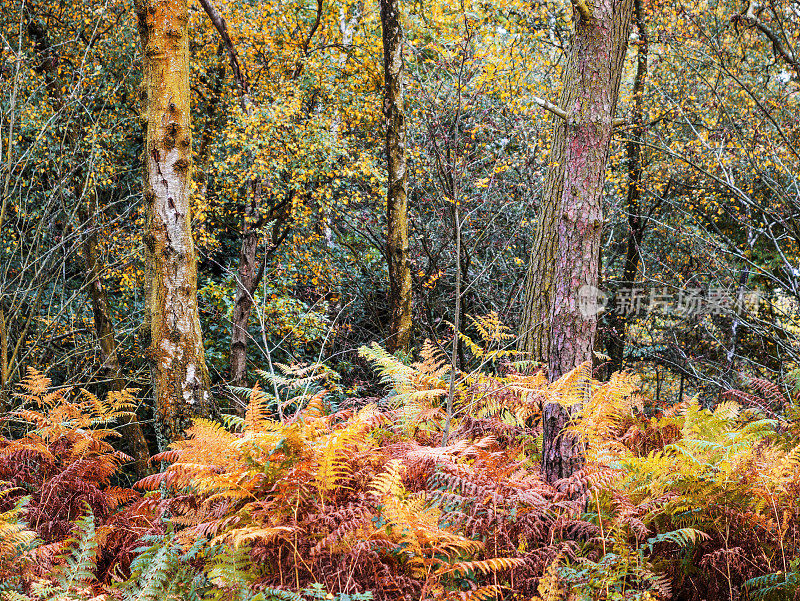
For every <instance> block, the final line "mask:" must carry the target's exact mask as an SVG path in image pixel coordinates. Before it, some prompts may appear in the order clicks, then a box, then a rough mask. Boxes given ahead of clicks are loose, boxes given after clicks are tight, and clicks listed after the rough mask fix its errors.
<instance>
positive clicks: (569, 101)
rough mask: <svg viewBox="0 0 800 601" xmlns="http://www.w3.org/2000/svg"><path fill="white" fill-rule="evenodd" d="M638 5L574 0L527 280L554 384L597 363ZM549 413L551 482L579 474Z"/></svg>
mask: <svg viewBox="0 0 800 601" xmlns="http://www.w3.org/2000/svg"><path fill="white" fill-rule="evenodd" d="M632 6H633V0H605V1H603V2H597V3H596V4H595V5H594V6H592V7H591V8H590V7H589V6H588V5H587V4H586V3H585V2H584V1H583V0H574V5H573V9H574V14H575V32H574V34H573V38H572V46H571V48H570V50H569V56H568V60H567V65H566V67H565V69H564V72H563V75H562V78H563V82H564V88H563V91H562V93H561V98H560V101H559V106H560V107H561V108H558V107H553V108H554V109H555V110H554V111H553V112H555V113H556V114H557V115H558V116H559V118H558V119H557V120H556V122H555V126H554V133H553V143H552V149H551V158H550V165H551V166H550V168H549V170H548V173H547V181H546V185H545V198H544V200H543V203H542V207H541V214H540V217H539V223H538V227H537V231H536V239H535V242H534V246H533V253H532V255H531V261H530V265H529V271H528V280H527V288H526V298H525V309H524V314H523V319H522V331H521V332H520V337H521V345H522V349H523V350H525V351H527V352H529V353H531V354H532V358H533V359H535V360H539V361H543V362H545V363H546V365H547V366H548V375H549V377H550V379H551V380H555V379H557V378H559V377H560V376H561V375H563V374H565V373H567V372H569V371H570V370H572V369H573V368H575V367H577V366H579V365H580V364H582V363H584V362H585V361H589V360H591V358H592V349H593V346H594V338H595V333H596V329H597V319H596V316H594V315H584V314H582V313H581V310H580V306H579V302H578V300H579V299H578V294H579V289H581V287H582V286H594V287H596V286H597V283H598V265H599V253H600V234H601V231H602V208H601V199H602V193H603V185H604V182H605V168H606V161H607V159H608V149H609V145H610V143H611V133H612V128H613V118H614V112H615V110H616V105H617V98H618V95H619V84H620V77H621V75H622V66H623V62H624V60H625V54H626V50H627V47H628V32H629V29H630V21H631V8H632ZM577 409H578V407H577V406H575V407H574V408H573V409H570V410H567V409H565V408H562V407H561V406H560V405H556V404H549V405H547V406H546V407H545V409H544V415H543V426H544V439H543V443H542V470H543V472H544V475H545V477H546V478H547V479H548V480H549V481H555V480H558V479H560V478H564V477H566V476H568V475H570V474H572V473H573V472H575V471H576V470H577V469H579V468H580V466H581V465H582V461H583V460H582V454H581V452H580V449H579V447H578V439H577V437H576V436H574V435H568V434H565V433H563V432H562V431H563V430H564V427H565V426H566V425H567V423H568V422H569V420H570V414H571V413H574V411H576V410H577Z"/></svg>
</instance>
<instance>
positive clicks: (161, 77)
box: [136, 0, 211, 445]
mask: <svg viewBox="0 0 800 601" xmlns="http://www.w3.org/2000/svg"><path fill="white" fill-rule="evenodd" d="M136 14H137V16H138V18H139V34H140V36H141V39H142V55H143V62H144V67H143V83H142V89H141V99H142V100H143V104H144V113H143V117H144V119H145V120H146V123H147V135H146V142H145V150H144V154H143V157H142V163H143V174H144V197H145V201H146V202H147V206H148V218H147V232H146V233H145V236H144V243H145V246H146V247H147V259H148V278H147V291H146V294H147V319H148V320H149V326H150V337H151V338H150V347H149V350H148V353H149V355H150V356H149V358H150V361H151V365H152V374H153V387H154V392H155V402H156V406H155V409H156V426H157V428H159V429H160V435H161V440H159V444H160V445H163V444H165V443H166V442H169V441H172V440H176V439H179V438H181V437H182V436H183V433H184V431H185V429H186V427H187V426H188V425H189V424H190V420H191V418H192V417H195V416H202V415H207V414H208V413H209V411H210V405H211V402H210V397H209V392H208V388H209V382H208V370H207V368H206V363H205V353H204V350H203V341H202V335H201V332H200V320H199V316H198V308H197V265H196V257H195V250H194V242H193V240H192V231H191V216H190V210H189V194H190V190H191V172H192V137H191V126H190V114H189V102H190V96H189V40H188V35H187V33H188V32H187V23H188V13H187V2H186V0H136Z"/></svg>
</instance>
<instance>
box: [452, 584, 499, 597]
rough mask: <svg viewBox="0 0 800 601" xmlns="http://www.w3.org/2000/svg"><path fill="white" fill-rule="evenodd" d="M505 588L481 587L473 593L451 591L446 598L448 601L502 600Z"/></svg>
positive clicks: (495, 586)
mask: <svg viewBox="0 0 800 601" xmlns="http://www.w3.org/2000/svg"><path fill="white" fill-rule="evenodd" d="M503 588H504V587H502V586H500V585H499V584H489V585H486V586H481V587H478V588H476V589H472V590H471V591H450V592H448V593H447V596H446V597H444V598H445V599H447V600H448V601H487V599H500V598H502V594H503Z"/></svg>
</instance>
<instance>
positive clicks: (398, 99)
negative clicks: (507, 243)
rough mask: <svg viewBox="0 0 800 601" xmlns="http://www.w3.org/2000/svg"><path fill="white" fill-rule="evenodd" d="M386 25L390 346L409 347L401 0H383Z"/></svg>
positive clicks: (385, 109)
mask: <svg viewBox="0 0 800 601" xmlns="http://www.w3.org/2000/svg"><path fill="white" fill-rule="evenodd" d="M381 26H382V28H383V72H384V80H385V83H384V99H383V114H384V116H385V117H386V161H387V171H388V191H387V193H386V228H387V233H386V258H387V262H388V266H389V309H390V311H391V321H390V327H389V338H388V340H387V342H386V348H387V349H388V350H389V351H395V350H404V351H407V350H408V348H409V346H410V344H411V330H412V323H411V307H412V304H411V303H412V299H411V258H410V256H409V252H408V171H407V169H406V124H405V106H404V102H405V95H404V91H403V88H404V84H403V28H402V25H401V22H400V6H399V2H398V0H381Z"/></svg>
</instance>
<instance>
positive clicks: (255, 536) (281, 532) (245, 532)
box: [210, 526, 294, 548]
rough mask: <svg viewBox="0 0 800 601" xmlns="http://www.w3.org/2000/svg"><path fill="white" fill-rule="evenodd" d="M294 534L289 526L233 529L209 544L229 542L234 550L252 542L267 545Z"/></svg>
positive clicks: (216, 537)
mask: <svg viewBox="0 0 800 601" xmlns="http://www.w3.org/2000/svg"><path fill="white" fill-rule="evenodd" d="M292 532H294V528H291V527H289V526H273V527H262V526H246V527H244V528H234V529H233V530H230V531H229V532H225V533H223V534H220V535H218V536H215V537H214V538H213V539H211V542H210V544H211V545H213V544H215V543H221V542H229V543H232V544H233V547H234V548H239V547H241V546H243V545H247V544H248V543H253V542H261V543H267V542H270V541H272V540H275V539H276V538H279V537H281V536H284V537H285V536H287V535H289V534H291V533H292Z"/></svg>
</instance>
